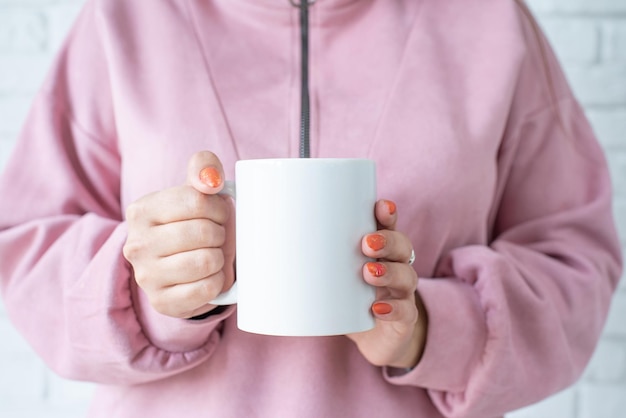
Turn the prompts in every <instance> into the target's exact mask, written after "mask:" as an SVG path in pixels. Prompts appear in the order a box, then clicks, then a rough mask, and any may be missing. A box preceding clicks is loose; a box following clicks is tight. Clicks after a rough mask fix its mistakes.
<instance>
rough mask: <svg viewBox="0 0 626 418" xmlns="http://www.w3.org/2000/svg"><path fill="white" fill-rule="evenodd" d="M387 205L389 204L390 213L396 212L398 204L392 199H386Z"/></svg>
mask: <svg viewBox="0 0 626 418" xmlns="http://www.w3.org/2000/svg"><path fill="white" fill-rule="evenodd" d="M385 205H387V210H388V211H389V214H390V215H393V214H394V213H396V204H395V203H393V202H392V201H391V200H385Z"/></svg>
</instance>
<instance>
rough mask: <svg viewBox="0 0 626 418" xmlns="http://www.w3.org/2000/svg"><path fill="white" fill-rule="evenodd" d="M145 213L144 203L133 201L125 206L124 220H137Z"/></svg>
mask: <svg viewBox="0 0 626 418" xmlns="http://www.w3.org/2000/svg"><path fill="white" fill-rule="evenodd" d="M144 213H145V209H144V205H143V203H142V202H141V201H135V202H133V203H131V204H130V205H128V207H127V208H126V220H127V221H129V222H133V223H135V222H138V221H139V220H141V219H143V217H144V216H143V214H144Z"/></svg>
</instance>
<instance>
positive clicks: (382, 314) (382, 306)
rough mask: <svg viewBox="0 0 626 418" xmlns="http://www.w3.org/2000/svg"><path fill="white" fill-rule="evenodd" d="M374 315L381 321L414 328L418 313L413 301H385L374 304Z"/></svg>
mask: <svg viewBox="0 0 626 418" xmlns="http://www.w3.org/2000/svg"><path fill="white" fill-rule="evenodd" d="M372 313H373V314H374V316H375V317H376V319H379V320H381V321H390V322H397V323H398V324H405V325H406V326H407V327H414V326H415V323H416V322H417V317H418V312H417V307H416V306H415V301H414V300H413V299H385V300H377V301H376V302H374V303H373V304H372Z"/></svg>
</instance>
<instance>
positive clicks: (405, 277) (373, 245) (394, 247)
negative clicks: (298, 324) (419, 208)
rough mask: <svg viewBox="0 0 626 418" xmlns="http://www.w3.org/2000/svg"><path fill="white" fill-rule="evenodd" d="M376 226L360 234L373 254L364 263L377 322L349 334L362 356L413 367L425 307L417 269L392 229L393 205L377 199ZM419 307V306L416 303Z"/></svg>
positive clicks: (403, 238) (364, 246) (366, 249)
mask: <svg viewBox="0 0 626 418" xmlns="http://www.w3.org/2000/svg"><path fill="white" fill-rule="evenodd" d="M375 214H376V219H377V221H378V225H379V230H378V231H377V232H375V233H372V234H369V235H367V236H365V237H364V238H363V241H362V244H361V246H362V250H363V254H365V255H366V256H368V257H371V258H374V259H376V261H374V262H370V263H367V264H366V265H365V266H363V277H364V279H365V281H366V282H367V283H369V284H370V285H372V286H375V287H376V302H375V303H374V304H373V305H372V314H373V315H374V317H375V319H376V326H375V327H374V329H372V330H370V331H365V332H360V333H356V334H350V335H348V338H350V339H351V340H352V341H354V342H355V343H356V345H357V347H358V348H359V350H360V351H361V353H362V354H363V356H364V357H365V358H366V359H367V360H368V361H369V362H370V363H372V364H374V365H376V366H391V367H397V368H411V367H414V366H415V365H416V364H417V363H418V361H419V359H420V357H421V355H422V352H423V351H424V346H425V343H426V325H427V323H426V312H425V310H424V307H423V304H422V303H421V300H420V299H419V295H418V293H417V292H416V288H417V274H416V273H415V270H414V269H413V267H412V266H411V265H410V264H409V259H410V257H411V254H412V251H413V250H412V248H413V246H412V245H411V242H410V241H409V239H408V238H407V236H406V235H404V234H402V233H400V232H398V231H395V226H396V221H397V219H398V217H397V213H396V205H395V204H394V203H393V202H391V201H387V200H379V201H378V202H376V207H375ZM418 308H419V309H418Z"/></svg>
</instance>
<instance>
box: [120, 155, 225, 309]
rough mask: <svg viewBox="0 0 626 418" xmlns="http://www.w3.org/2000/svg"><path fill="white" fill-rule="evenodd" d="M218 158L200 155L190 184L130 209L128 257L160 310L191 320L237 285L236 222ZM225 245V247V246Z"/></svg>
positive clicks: (192, 166) (190, 171) (192, 167)
mask: <svg viewBox="0 0 626 418" xmlns="http://www.w3.org/2000/svg"><path fill="white" fill-rule="evenodd" d="M223 178H224V176H223V170H222V164H221V163H220V161H219V159H218V158H217V157H216V156H215V155H214V154H212V153H210V152H199V153H197V154H195V155H194V156H193V157H192V158H191V160H190V161H189V165H188V170H187V184H185V185H183V186H180V187H174V188H171V189H167V190H163V191H160V192H156V193H152V194H150V195H147V196H145V197H143V198H141V199H139V200H137V201H136V202H134V203H132V204H131V205H130V206H129V207H128V209H127V211H126V220H127V224H128V238H127V240H126V244H125V245H124V249H123V251H124V256H125V257H126V259H127V260H128V261H129V262H130V264H131V265H132V266H133V270H134V275H135V280H136V282H137V284H138V285H139V287H141V288H142V289H143V291H144V292H145V293H146V295H147V296H148V299H149V301H150V303H151V305H152V306H153V307H154V309H156V310H157V311H158V312H160V313H162V314H164V315H168V316H173V317H178V318H190V317H193V316H197V315H200V314H203V313H206V312H208V311H210V310H211V309H213V308H214V307H215V306H214V305H210V304H209V303H208V302H209V301H211V300H212V299H214V298H215V297H216V296H217V295H218V294H219V293H220V292H221V291H222V290H223V289H226V288H229V287H230V286H231V285H232V283H233V281H234V271H233V259H234V248H233V245H232V244H233V243H228V245H226V227H227V223H228V222H229V220H230V219H231V216H230V203H229V201H228V200H227V198H224V197H222V196H217V195H216V193H218V192H219V191H220V190H221V189H222V187H223V181H222V179H223ZM225 245H226V246H225Z"/></svg>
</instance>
